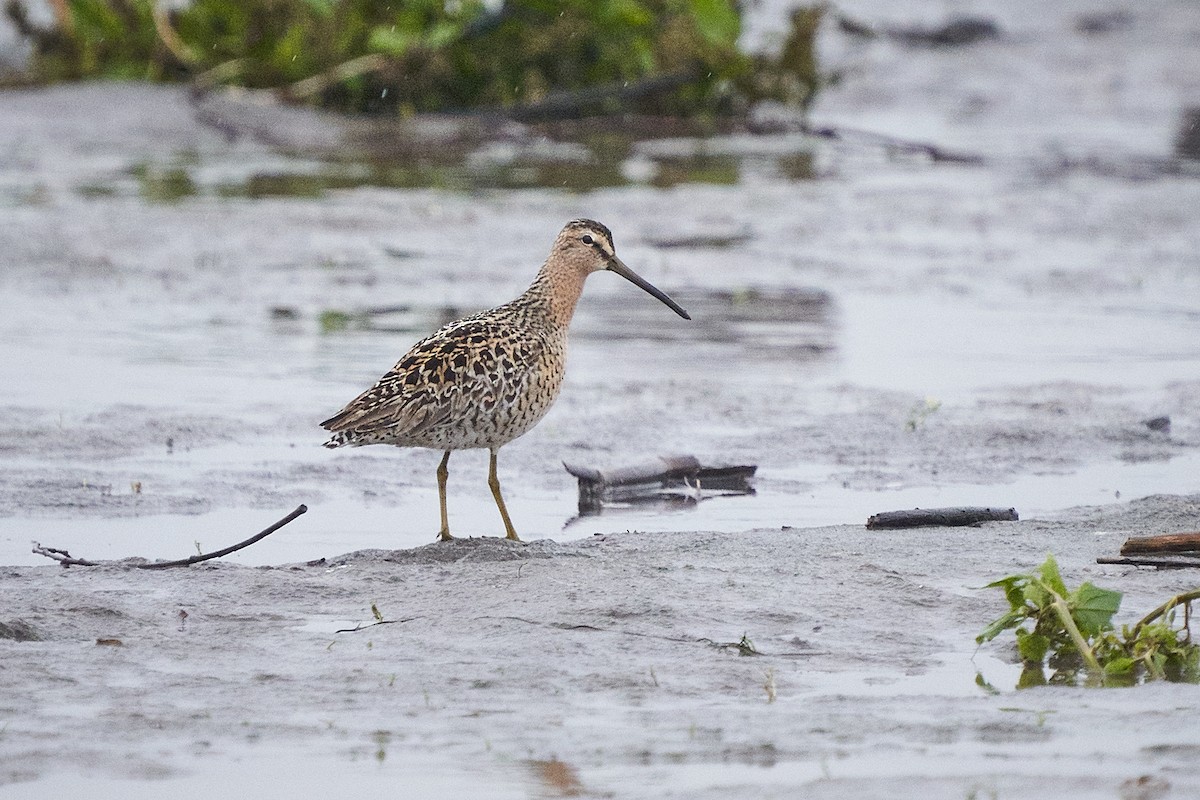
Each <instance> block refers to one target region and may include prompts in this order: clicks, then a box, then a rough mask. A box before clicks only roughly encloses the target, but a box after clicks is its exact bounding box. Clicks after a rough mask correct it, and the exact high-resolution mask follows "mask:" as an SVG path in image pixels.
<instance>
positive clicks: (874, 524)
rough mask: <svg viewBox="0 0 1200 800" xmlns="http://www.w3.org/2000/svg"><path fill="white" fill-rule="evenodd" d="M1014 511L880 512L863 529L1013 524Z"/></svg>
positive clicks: (974, 508) (975, 508) (972, 508)
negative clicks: (995, 523) (992, 523)
mask: <svg viewBox="0 0 1200 800" xmlns="http://www.w3.org/2000/svg"><path fill="white" fill-rule="evenodd" d="M1016 521H1017V510H1016V509H1015V508H987V507H982V506H959V507H957V508H914V509H911V510H908V511H884V512H882V513H879V514H873V515H871V517H869V518H868V519H867V528H868V529H870V530H879V529H883V528H932V527H957V526H961V525H978V524H979V523H981V522H1016Z"/></svg>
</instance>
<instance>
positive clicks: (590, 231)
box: [554, 219, 691, 319]
mask: <svg viewBox="0 0 1200 800" xmlns="http://www.w3.org/2000/svg"><path fill="white" fill-rule="evenodd" d="M554 253H555V255H556V256H557V257H558V258H559V259H561V260H562V262H563V263H566V264H570V265H571V266H572V267H574V268H575V269H580V270H583V272H584V274H591V273H593V272H599V271H601V270H608V271H609V272H615V273H617V274H618V275H620V276H621V277H622V278H624V279H625V280H627V281H629V282H630V283H632V284H633V285H634V286H637V287H638V288H640V289H642V290H643V291H644V292H646V293H647V294H650V295H651V296H653V297H656V298H658V299H659V300H660V301H662V303H663V304H664V305H666V306H667V307H668V308H670V309H671V310H672V311H674V312H675V313H676V314H678V315H679V316H681V317H683V318H684V319H691V317H690V316H689V315H688V313H687V312H686V311H684V310H683V309H682V308H680V307H679V304H678V303H676V302H675V301H674V300H672V299H671V298H670V297H668V296H667V295H666V293H665V292H663V291H660V290H659V289H658V288H656V287H655V286H653V285H652V284H651V283H650V282H649V281H647V280H646V279H645V278H643V277H642V276H640V275H638V274H637V273H636V272H634V271H633V270H631V269H630V268H629V267H627V266H625V262H623V261H622V260H621V259H619V258H617V251H616V248H615V247H614V246H613V236H612V231H610V230H609V229H608V228H607V227H605V226H604V225H601V224H600V223H599V222H596V221H595V220H590V219H576V220H571V221H570V222H568V223H567V224H566V225H565V226H564V227H563V229H562V231H561V232H560V233H559V234H558V238H557V239H556V240H555V242H554Z"/></svg>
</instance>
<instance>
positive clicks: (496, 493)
mask: <svg viewBox="0 0 1200 800" xmlns="http://www.w3.org/2000/svg"><path fill="white" fill-rule="evenodd" d="M491 453H492V457H491V459H490V460H489V461H488V486H490V487H491V489H492V497H494V498H496V508H498V509H500V518H501V519H503V520H504V529H505V530H506V531H508V535H507V536H505V537H504V538H506V539H512V540H513V541H514V542H519V541H521V537H519V536H517V532H516V531H515V530H513V524H512V520H511V519H509V518H508V509H507V508H505V507H504V498H503V497H502V496H501V495H500V479H499V478H498V477H496V451H495V450H492V451H491Z"/></svg>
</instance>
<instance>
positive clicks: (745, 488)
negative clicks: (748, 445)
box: [563, 455, 758, 515]
mask: <svg viewBox="0 0 1200 800" xmlns="http://www.w3.org/2000/svg"><path fill="white" fill-rule="evenodd" d="M563 466H564V467H566V469H567V472H569V473H571V474H572V475H574V476H575V477H576V479H578V481H579V513H580V514H581V515H588V514H597V513H599V512H600V509H601V508H602V507H603V506H604V504H605V503H613V502H626V503H628V502H638V501H643V502H645V501H661V500H665V499H670V498H673V497H678V496H679V495H681V494H682V495H688V496H692V497H695V496H698V495H699V494H701V493H703V492H710V491H711V492H719V493H722V494H754V487H753V486H752V485H751V484H752V481H753V478H754V473H755V471H756V470H757V469H758V467H757V466H755V465H744V466H727V467H705V466H701V464H700V462H699V461H698V460H697V459H696V457H695V456H689V455H685V456H660V457H658V458H655V459H653V460H651V461H646V462H643V463H641V464H634V465H631V466H627V467H617V468H615V469H605V470H599V469H595V468H594V467H585V466H582V465H580V464H568V463H566V462H563Z"/></svg>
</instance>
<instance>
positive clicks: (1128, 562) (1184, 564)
mask: <svg viewBox="0 0 1200 800" xmlns="http://www.w3.org/2000/svg"><path fill="white" fill-rule="evenodd" d="M1096 563H1097V564H1121V565H1123V566H1127V567H1158V568H1159V569H1200V558H1193V559H1190V560H1188V559H1183V558H1152V557H1148V558H1117V557H1110V556H1101V557H1100V558H1097V559H1096Z"/></svg>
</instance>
